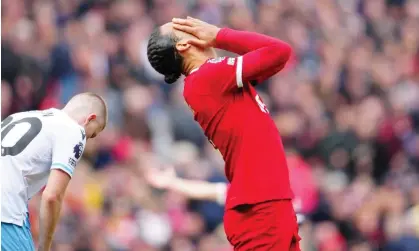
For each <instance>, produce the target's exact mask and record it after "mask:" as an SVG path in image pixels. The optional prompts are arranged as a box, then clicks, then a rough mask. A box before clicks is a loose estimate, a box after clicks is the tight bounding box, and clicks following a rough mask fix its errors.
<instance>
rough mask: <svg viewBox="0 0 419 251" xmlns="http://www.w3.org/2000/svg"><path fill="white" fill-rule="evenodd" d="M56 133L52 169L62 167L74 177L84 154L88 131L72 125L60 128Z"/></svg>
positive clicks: (61, 168)
mask: <svg viewBox="0 0 419 251" xmlns="http://www.w3.org/2000/svg"><path fill="white" fill-rule="evenodd" d="M55 133H56V135H55V137H54V140H53V146H52V164H51V169H60V170H62V171H64V172H66V173H67V174H68V175H70V177H72V176H73V172H74V169H75V167H76V165H77V163H78V162H79V160H80V158H81V156H82V155H83V151H84V146H85V145H86V133H85V132H84V129H82V128H80V127H75V126H71V125H69V126H65V127H64V128H60V129H59V130H57V131H56V132H55Z"/></svg>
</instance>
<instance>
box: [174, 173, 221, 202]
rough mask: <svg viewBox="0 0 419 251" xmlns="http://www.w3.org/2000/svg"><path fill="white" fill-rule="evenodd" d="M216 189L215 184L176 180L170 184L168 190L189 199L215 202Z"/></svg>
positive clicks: (216, 196)
mask: <svg viewBox="0 0 419 251" xmlns="http://www.w3.org/2000/svg"><path fill="white" fill-rule="evenodd" d="M216 187H217V184H216V183H210V182H205V181H195V180H185V179H181V178H176V179H175V180H174V181H173V182H172V183H171V184H170V186H169V189H170V190H172V191H176V192H178V193H181V194H183V195H184V196H186V197H189V198H191V199H196V200H212V201H217V198H218V195H217V189H216Z"/></svg>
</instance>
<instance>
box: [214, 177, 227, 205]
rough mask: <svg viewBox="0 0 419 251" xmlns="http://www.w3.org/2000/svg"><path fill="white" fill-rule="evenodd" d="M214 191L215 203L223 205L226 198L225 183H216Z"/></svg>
mask: <svg viewBox="0 0 419 251" xmlns="http://www.w3.org/2000/svg"><path fill="white" fill-rule="evenodd" d="M215 192H216V195H217V203H218V204H220V205H222V206H224V205H225V203H226V198H227V184H226V183H222V182H219V183H216V187H215Z"/></svg>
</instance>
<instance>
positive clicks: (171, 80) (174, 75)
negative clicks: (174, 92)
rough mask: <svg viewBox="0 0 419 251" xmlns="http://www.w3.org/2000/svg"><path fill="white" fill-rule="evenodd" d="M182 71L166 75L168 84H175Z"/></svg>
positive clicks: (165, 78) (165, 79)
mask: <svg viewBox="0 0 419 251" xmlns="http://www.w3.org/2000/svg"><path fill="white" fill-rule="evenodd" d="M180 75H181V74H180V73H172V74H168V75H165V76H164V81H165V82H166V83H168V84H173V83H174V82H176V80H178V79H179V77H180Z"/></svg>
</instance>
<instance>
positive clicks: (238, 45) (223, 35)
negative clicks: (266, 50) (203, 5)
mask: <svg viewBox="0 0 419 251" xmlns="http://www.w3.org/2000/svg"><path fill="white" fill-rule="evenodd" d="M271 45H274V46H275V47H278V46H279V47H281V48H282V49H283V51H284V53H286V50H288V49H289V45H288V44H287V43H285V42H283V41H281V40H279V39H276V38H273V37H269V36H266V35H263V34H260V33H256V32H249V31H238V30H233V29H229V28H222V29H221V30H220V31H219V32H218V34H217V38H216V47H217V48H219V49H223V50H226V51H230V52H233V53H237V54H239V55H243V54H246V53H248V52H251V51H254V50H257V49H260V48H263V47H267V46H271Z"/></svg>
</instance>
